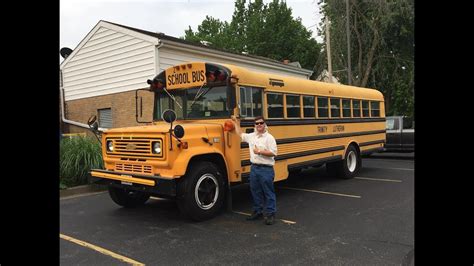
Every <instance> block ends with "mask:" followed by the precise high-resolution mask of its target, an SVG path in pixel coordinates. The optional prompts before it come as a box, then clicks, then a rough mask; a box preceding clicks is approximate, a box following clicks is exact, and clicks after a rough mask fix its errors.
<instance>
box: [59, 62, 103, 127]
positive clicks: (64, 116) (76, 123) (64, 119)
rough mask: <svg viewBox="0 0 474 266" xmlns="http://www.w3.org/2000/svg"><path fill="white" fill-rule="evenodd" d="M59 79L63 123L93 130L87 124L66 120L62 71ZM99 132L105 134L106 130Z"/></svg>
mask: <svg viewBox="0 0 474 266" xmlns="http://www.w3.org/2000/svg"><path fill="white" fill-rule="evenodd" d="M59 77H60V84H59V93H60V98H61V120H62V122H64V123H67V124H71V125H75V126H78V127H83V128H87V129H89V130H90V129H91V128H90V127H89V125H87V124H84V123H79V122H76V121H72V120H68V119H66V115H65V113H64V109H65V108H64V106H65V102H64V88H63V71H62V70H61V69H60V70H59ZM97 130H99V131H101V132H103V131H104V128H100V127H99V128H98V129H97Z"/></svg>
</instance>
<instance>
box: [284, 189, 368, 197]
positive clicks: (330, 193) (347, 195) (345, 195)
mask: <svg viewBox="0 0 474 266" xmlns="http://www.w3.org/2000/svg"><path fill="white" fill-rule="evenodd" d="M278 188H283V189H291V190H299V191H306V192H313V193H321V194H329V195H335V196H342V197H349V198H358V199H360V198H361V196H357V195H349V194H342V193H334V192H327V191H320V190H311V189H303V188H293V187H278Z"/></svg>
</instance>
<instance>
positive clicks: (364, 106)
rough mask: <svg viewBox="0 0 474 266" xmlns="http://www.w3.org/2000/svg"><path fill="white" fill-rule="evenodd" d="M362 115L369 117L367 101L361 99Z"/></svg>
mask: <svg viewBox="0 0 474 266" xmlns="http://www.w3.org/2000/svg"><path fill="white" fill-rule="evenodd" d="M362 116H363V117H369V101H362Z"/></svg>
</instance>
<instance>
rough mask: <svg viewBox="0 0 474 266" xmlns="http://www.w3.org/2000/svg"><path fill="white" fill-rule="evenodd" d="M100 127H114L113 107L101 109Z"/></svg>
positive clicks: (99, 111)
mask: <svg viewBox="0 0 474 266" xmlns="http://www.w3.org/2000/svg"><path fill="white" fill-rule="evenodd" d="M97 112H98V113H99V127H101V128H111V127H112V109H111V108H106V109H99V110H97Z"/></svg>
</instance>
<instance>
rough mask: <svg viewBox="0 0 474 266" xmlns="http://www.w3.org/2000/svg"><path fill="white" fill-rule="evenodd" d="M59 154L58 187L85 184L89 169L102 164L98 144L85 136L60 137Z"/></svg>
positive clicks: (99, 166) (100, 166)
mask: <svg viewBox="0 0 474 266" xmlns="http://www.w3.org/2000/svg"><path fill="white" fill-rule="evenodd" d="M59 156H60V166H59V168H60V170H59V176H60V180H59V188H60V189H64V188H67V187H71V186H78V185H84V184H87V183H88V177H89V171H90V170H91V169H93V168H99V169H101V168H102V166H103V161H102V151H101V147H100V144H99V143H98V142H97V140H95V139H93V138H91V137H87V136H86V137H83V136H79V137H73V138H63V139H61V143H60V155H59Z"/></svg>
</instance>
